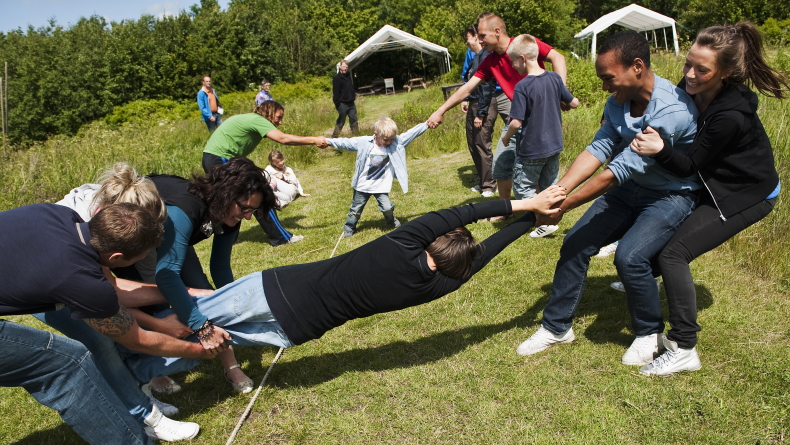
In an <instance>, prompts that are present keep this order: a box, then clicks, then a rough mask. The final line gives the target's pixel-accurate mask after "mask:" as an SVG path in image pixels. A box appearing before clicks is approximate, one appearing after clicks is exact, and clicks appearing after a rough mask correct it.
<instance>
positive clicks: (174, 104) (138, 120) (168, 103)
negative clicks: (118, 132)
mask: <svg viewBox="0 0 790 445" xmlns="http://www.w3.org/2000/svg"><path fill="white" fill-rule="evenodd" d="M199 115H200V111H199V110H198V108H197V105H196V103H195V102H191V101H186V100H183V101H175V100H170V99H159V100H156V99H154V100H136V101H134V102H130V103H128V104H126V105H122V106H120V107H115V108H113V110H112V113H110V114H108V115H107V116H105V117H104V119H103V120H104V122H106V123H107V124H108V125H110V126H111V127H113V128H118V127H120V126H121V125H124V124H130V123H131V124H140V125H146V126H147V125H159V124H163V123H168V122H176V121H181V120H184V119H187V118H190V117H193V116H194V117H197V116H199Z"/></svg>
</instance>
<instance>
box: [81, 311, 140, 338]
mask: <svg viewBox="0 0 790 445" xmlns="http://www.w3.org/2000/svg"><path fill="white" fill-rule="evenodd" d="M85 323H88V326H90V327H92V328H93V329H95V330H96V331H97V332H99V333H101V334H104V335H106V336H108V337H110V338H111V339H113V340H117V339H119V338H121V337H123V335H124V334H126V333H127V332H129V329H131V328H132V325H133V324H134V317H133V316H132V313H131V312H130V311H129V309H127V308H125V307H123V306H121V309H120V310H119V311H118V313H117V314H115V315H113V316H112V317H108V318H86V319H85Z"/></svg>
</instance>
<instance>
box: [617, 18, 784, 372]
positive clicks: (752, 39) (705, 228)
mask: <svg viewBox="0 0 790 445" xmlns="http://www.w3.org/2000/svg"><path fill="white" fill-rule="evenodd" d="M762 54H763V46H762V40H761V38H760V32H759V31H758V30H757V28H755V27H754V25H752V24H751V23H748V22H739V23H737V24H735V25H722V26H712V27H710V28H706V29H703V30H702V31H700V32H699V34H698V35H697V39H696V40H695V41H694V45H692V47H691V50H690V51H689V54H688V56H686V64H685V66H684V67H683V75H684V78H683V80H682V81H681V83H680V87H681V88H684V89H685V90H686V92H687V93H689V94H690V95H691V96H692V97H693V99H694V103H695V105H696V106H697V109H698V110H699V112H700V115H699V118H698V119H697V128H698V130H697V136H696V138H695V139H694V143H693V145H692V146H691V148H689V149H688V152H686V153H684V154H680V153H678V152H676V151H675V150H674V149H673V148H672V147H670V146H666V147H665V146H664V143H663V141H662V140H661V138H660V136H659V135H658V133H656V132H655V130H653V129H652V128H649V127H648V128H647V129H646V130H645V133H644V134H640V135H637V137H636V138H635V139H634V140H633V142H632V144H631V149H632V150H633V151H634V152H636V153H639V154H641V155H650V156H653V158H654V159H655V160H656V161H657V162H658V164H659V165H661V166H662V167H664V168H665V169H667V170H669V171H670V172H672V173H674V174H675V175H677V176H679V177H686V176H689V175H698V176H699V177H700V179H702V182H703V183H704V185H705V189H704V190H703V192H702V196H701V197H700V200H699V203H698V205H697V208H696V210H694V212H693V213H692V214H691V215H690V216H689V217H688V219H686V220H685V221H684V222H683V225H681V226H680V228H679V229H678V231H677V232H676V233H675V235H674V236H673V237H672V239H670V240H669V243H668V244H667V245H666V247H664V250H663V251H662V252H661V254H660V255H659V257H658V263H659V266H660V269H661V274H662V276H663V278H664V287H665V289H666V292H667V302H668V304H669V324H670V325H671V329H670V330H669V332H668V333H667V338H665V339H664V346H665V347H666V352H665V353H664V354H663V355H661V356H659V357H658V358H656V359H655V360H654V361H653V362H652V363H650V364H648V365H645V366H644V367H642V368H641V369H640V372H642V373H643V374H647V375H670V374H674V373H676V372H681V371H696V370H698V369H700V368H701V367H702V365H701V363H700V360H699V357H698V355H697V351H696V347H695V346H696V344H697V332H699V331H700V327H699V325H698V324H697V301H696V291H695V289H694V281H693V279H692V277H691V270H690V269H689V263H690V262H691V261H693V260H694V259H695V258H697V257H698V256H700V255H702V254H703V253H705V252H708V251H710V250H713V249H714V248H716V247H718V246H719V245H721V244H723V243H724V242H725V241H727V240H728V239H730V238H731V237H733V236H735V235H736V234H737V233H739V232H741V231H742V230H744V229H746V228H747V227H749V226H751V225H752V224H754V223H756V222H757V221H759V220H761V219H763V218H764V217H765V216H767V215H768V213H770V212H771V210H773V208H774V204H775V203H776V197H777V196H778V195H779V188H780V185H779V175H778V174H777V172H776V168H775V167H774V157H773V152H772V150H771V142H770V141H769V140H768V135H767V134H766V133H765V129H764V128H763V125H762V123H761V122H760V118H759V117H758V116H757V95H756V94H755V93H754V92H752V91H751V90H750V89H749V88H748V87H747V86H746V85H744V84H745V83H746V82H749V83H751V84H752V85H754V86H755V87H756V89H757V90H758V91H760V92H761V93H763V94H765V95H767V96H771V97H775V98H778V99H783V98H785V97H787V93H788V90H790V85H789V84H788V80H787V79H786V78H785V77H784V76H783V75H782V74H781V73H779V72H778V71H776V70H774V69H772V68H771V67H769V66H768V65H766V64H765V62H764V61H763V57H762Z"/></svg>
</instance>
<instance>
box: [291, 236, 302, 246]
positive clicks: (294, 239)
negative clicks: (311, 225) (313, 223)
mask: <svg viewBox="0 0 790 445" xmlns="http://www.w3.org/2000/svg"><path fill="white" fill-rule="evenodd" d="M302 240H304V235H294V236H292V237H291V239H289V240H288V244H293V243H298V242H299V241H302Z"/></svg>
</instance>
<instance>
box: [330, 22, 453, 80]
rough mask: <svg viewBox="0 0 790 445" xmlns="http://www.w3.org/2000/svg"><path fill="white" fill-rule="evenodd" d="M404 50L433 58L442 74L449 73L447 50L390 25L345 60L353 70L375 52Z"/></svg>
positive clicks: (385, 26)
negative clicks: (419, 52) (410, 50)
mask: <svg viewBox="0 0 790 445" xmlns="http://www.w3.org/2000/svg"><path fill="white" fill-rule="evenodd" d="M404 48H412V49H416V50H417V51H421V52H423V53H425V54H429V55H431V56H434V57H436V58H437V59H439V61H440V62H441V63H440V66H441V71H442V73H446V72H447V71H450V52H449V51H447V48H445V47H443V46H439V45H437V44H435V43H431V42H429V41H427V40H424V39H421V38H419V37H417V36H415V35H412V34H409V33H408V32H405V31H401V30H400V29H398V28H396V27H394V26H390V25H384V27H383V28H381V29H380V30H378V31H377V32H376V33H375V34H373V36H372V37H370V38H369V39H367V40H365V42H364V43H363V44H361V45H359V47H358V48H357V49H355V50H354V51H353V52H352V53H351V54H349V55H347V56H346V57H345V60H346V61H347V62H348V67H349V69H352V70H353V69H354V68H355V67H356V66H358V65H359V64H360V63H362V62H363V61H364V60H365V59H367V58H368V57H370V55H371V54H373V53H375V52H382V51H395V50H398V49H404ZM338 66H339V64H338Z"/></svg>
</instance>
